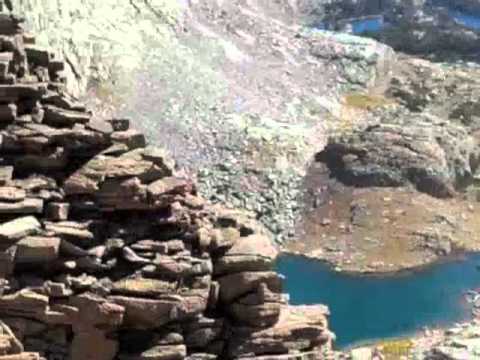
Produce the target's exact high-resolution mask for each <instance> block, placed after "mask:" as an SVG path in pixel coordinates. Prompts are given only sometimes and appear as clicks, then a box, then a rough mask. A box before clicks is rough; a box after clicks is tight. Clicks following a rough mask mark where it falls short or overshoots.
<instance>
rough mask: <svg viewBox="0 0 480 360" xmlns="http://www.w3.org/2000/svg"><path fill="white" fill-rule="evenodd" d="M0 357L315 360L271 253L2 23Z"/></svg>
mask: <svg viewBox="0 0 480 360" xmlns="http://www.w3.org/2000/svg"><path fill="white" fill-rule="evenodd" d="M0 46H1V52H0V83H1V84H0V359H1V360H34V359H46V360H54V359H55V360H61V359H70V360H87V359H90V360H110V359H122V360H134V359H135V360H142V359H144V360H146V359H157V360H167V359H168V360H173V359H175V360H176V359H179V360H181V359H189V360H207V359H264V360H267V359H327V358H329V356H330V355H329V353H330V351H331V346H332V341H333V339H334V336H333V334H332V333H331V332H330V331H329V329H328V323H327V317H328V309H327V308H326V307H325V306H322V305H317V306H291V305H288V302H287V297H286V296H284V295H282V291H281V289H282V288H281V284H282V279H281V277H280V276H279V275H278V274H277V273H275V272H274V271H272V264H273V261H274V259H275V257H276V256H277V253H278V251H277V249H276V247H275V246H274V245H273V243H272V241H271V238H270V237H269V235H268V233H267V232H266V231H265V230H263V228H262V227H261V226H260V225H259V224H257V223H256V222H255V221H254V220H252V219H250V218H248V217H247V216H246V215H244V214H243V213H240V212H237V211H233V210H226V209H224V208H222V207H219V206H215V207H214V206H212V205H210V204H209V203H207V202H206V201H204V200H203V199H202V198H201V197H200V196H199V195H198V194H197V190H196V186H195V184H194V183H193V182H192V181H191V180H190V179H188V178H187V177H186V176H184V175H183V174H182V173H181V172H179V171H178V169H176V167H175V164H174V162H173V161H172V160H171V159H170V158H169V156H168V155H167V154H166V152H165V151H164V150H163V149H160V148H155V147H151V146H147V145H146V141H145V137H144V135H143V134H142V133H140V132H138V131H136V130H134V129H132V128H131V127H130V122H129V121H128V120H126V119H123V118H114V119H103V118H100V117H98V116H96V115H95V114H92V113H91V112H89V111H88V110H87V109H86V108H85V106H84V105H82V104H81V103H79V102H78V101H76V100H75V99H74V98H72V97H70V96H69V95H68V94H67V93H66V92H65V87H66V86H65V78H64V76H63V74H62V71H63V69H64V67H65V65H64V63H63V62H62V61H60V60H58V59H56V58H55V57H54V56H53V55H52V54H51V53H50V52H49V51H47V50H44V49H42V48H40V47H38V46H37V45H35V38H34V37H33V36H31V35H28V34H26V33H25V32H24V31H23V29H22V24H21V21H20V20H19V19H17V18H15V17H11V16H8V15H5V14H1V15H0Z"/></svg>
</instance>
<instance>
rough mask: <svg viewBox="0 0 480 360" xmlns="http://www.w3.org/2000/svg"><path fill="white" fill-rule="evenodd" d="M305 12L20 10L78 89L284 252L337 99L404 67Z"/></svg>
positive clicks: (39, 4)
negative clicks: (310, 21)
mask: <svg viewBox="0 0 480 360" xmlns="http://www.w3.org/2000/svg"><path fill="white" fill-rule="evenodd" d="M298 5H299V4H297V2H295V1H286V0H282V1H275V2H265V1H246V0H237V1H217V0H207V1H176V0H149V1H127V0H122V1H117V0H107V1H102V2H101V3H100V4H99V2H98V1H96V0H86V1H83V2H81V3H79V2H75V1H60V0H35V1H34V0H19V1H18V2H16V4H15V8H16V9H15V11H16V12H17V13H19V14H22V15H23V16H25V17H26V19H28V21H27V24H26V26H27V27H28V28H29V29H31V30H34V31H35V33H36V34H38V41H39V43H41V44H43V45H51V46H52V48H54V49H58V50H59V51H60V52H61V53H62V54H63V56H64V57H65V58H66V59H67V64H69V65H68V66H67V70H68V71H69V72H70V75H69V84H75V86H72V87H71V88H72V90H74V91H75V92H77V93H81V90H85V89H88V92H87V94H88V95H87V97H86V98H85V100H86V101H87V102H88V103H89V104H90V105H91V106H96V105H98V104H97V103H95V101H92V100H93V99H96V98H100V99H101V100H102V101H101V102H100V104H101V106H100V107H101V109H98V110H100V112H102V113H106V114H110V115H112V116H113V115H115V116H120V117H121V116H130V117H132V118H134V119H135V126H136V127H137V128H139V129H141V130H142V131H144V133H145V134H146V136H147V137H148V139H149V141H150V142H152V143H153V144H159V145H162V146H165V147H166V148H168V149H169V150H170V151H171V152H172V153H173V154H174V156H175V158H176V159H178V162H179V164H180V166H182V167H184V168H186V169H187V171H189V172H191V173H197V172H198V174H199V178H198V182H199V190H200V192H201V193H202V194H203V195H204V196H205V197H207V198H208V199H210V200H211V201H213V202H220V203H223V204H227V205H228V206H236V207H242V208H246V209H249V210H251V211H252V212H253V213H254V214H255V215H256V216H257V217H258V218H259V220H260V221H262V223H263V224H264V225H265V226H267V227H268V228H269V230H271V231H272V232H273V233H274V234H275V235H276V239H277V240H278V241H283V240H285V239H287V238H288V237H289V236H291V235H292V228H293V225H294V219H295V217H296V214H297V213H298V209H299V207H300V204H299V203H298V194H299V191H298V190H299V186H300V185H301V179H302V176H303V171H304V168H305V164H306V163H307V162H308V161H310V160H311V159H312V157H313V155H314V153H315V152H316V151H319V150H320V149H321V148H322V146H323V145H324V144H325V141H326V133H327V130H328V129H330V128H334V127H337V126H338V125H339V124H341V123H342V122H341V121H340V122H337V121H336V119H338V118H343V117H344V114H343V110H342V105H341V104H340V102H339V100H338V99H339V97H338V93H339V92H340V91H343V90H346V89H350V90H351V91H356V90H355V89H357V90H358V89H362V88H365V87H366V86H368V85H372V84H376V83H379V82H382V81H383V80H384V78H385V77H388V73H389V71H390V70H391V68H392V66H393V64H394V62H395V55H394V53H393V52H392V50H391V49H390V48H389V47H387V46H384V45H382V44H379V43H377V42H375V41H373V40H368V39H362V38H358V37H354V36H347V35H341V34H336V33H322V32H314V31H307V30H306V29H305V28H304V27H302V26H301V24H302V21H301V19H300V16H299V11H300V10H301V9H300V7H299V6H298ZM69 68H70V69H69ZM105 104H110V105H111V106H105Z"/></svg>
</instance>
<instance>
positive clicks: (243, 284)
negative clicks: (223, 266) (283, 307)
mask: <svg viewBox="0 0 480 360" xmlns="http://www.w3.org/2000/svg"><path fill="white" fill-rule="evenodd" d="M218 282H219V284H220V300H221V301H222V302H224V303H231V302H232V301H233V300H235V299H237V298H239V297H240V296H244V295H246V294H247V293H249V292H251V291H253V290H255V289H257V287H258V286H259V285H260V284H262V283H264V284H266V285H267V287H268V289H269V290H270V291H273V292H275V293H279V292H280V291H281V289H282V280H281V278H280V276H279V275H278V274H277V273H276V272H273V271H258V272H241V273H235V274H231V275H226V276H222V277H220V278H219V279H218Z"/></svg>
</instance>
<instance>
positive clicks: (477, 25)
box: [449, 10, 480, 30]
mask: <svg viewBox="0 0 480 360" xmlns="http://www.w3.org/2000/svg"><path fill="white" fill-rule="evenodd" d="M449 13H450V16H452V17H453V18H454V19H455V20H456V21H457V22H458V23H460V24H462V25H464V26H466V27H468V28H470V29H474V30H480V17H479V16H475V15H470V14H467V13H464V12H461V11H455V10H450V11H449Z"/></svg>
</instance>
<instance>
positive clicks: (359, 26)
mask: <svg viewBox="0 0 480 360" xmlns="http://www.w3.org/2000/svg"><path fill="white" fill-rule="evenodd" d="M351 24H352V28H353V33H354V34H363V33H365V32H378V31H380V30H382V29H383V26H384V25H383V20H382V19H380V18H372V19H364V20H357V21H353V22H352V23H351Z"/></svg>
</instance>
